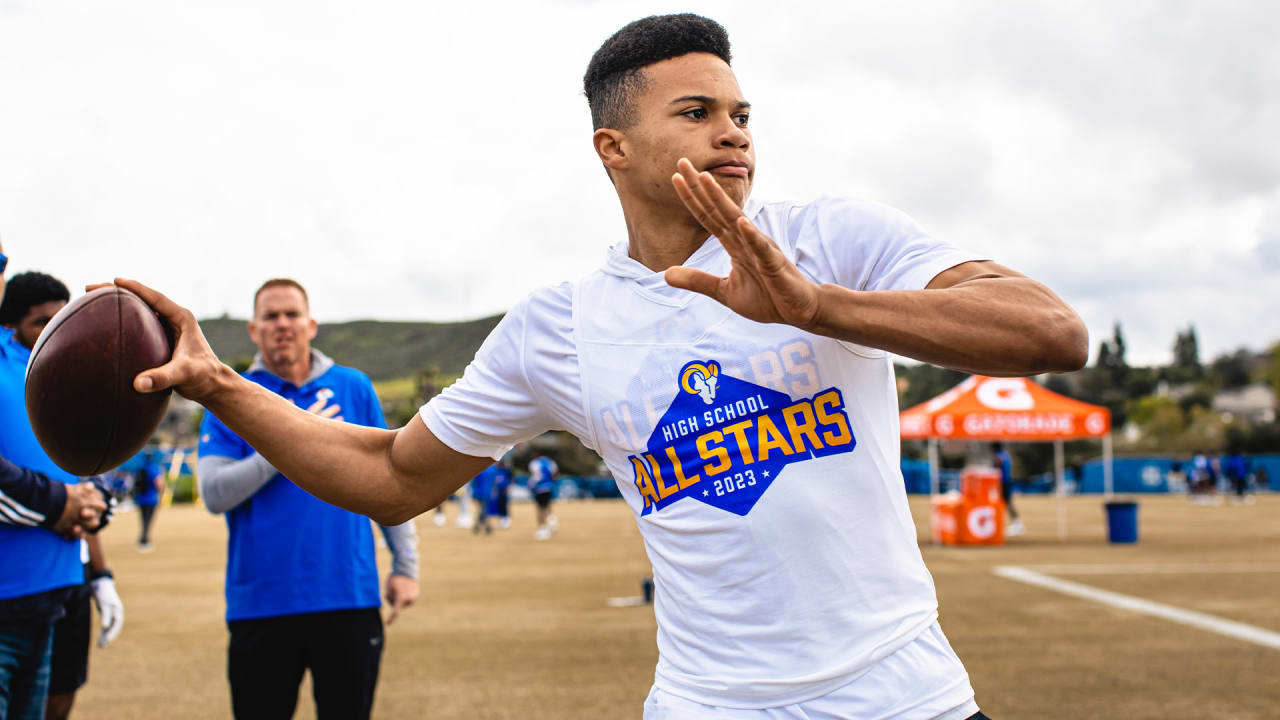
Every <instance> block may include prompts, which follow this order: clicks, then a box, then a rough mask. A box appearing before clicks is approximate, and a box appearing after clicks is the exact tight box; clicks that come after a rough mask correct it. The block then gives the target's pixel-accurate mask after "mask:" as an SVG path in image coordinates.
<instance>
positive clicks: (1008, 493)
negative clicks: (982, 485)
mask: <svg viewBox="0 0 1280 720" xmlns="http://www.w3.org/2000/svg"><path fill="white" fill-rule="evenodd" d="M991 449H992V450H993V451H994V455H995V459H996V464H997V465H998V466H999V467H1000V496H1001V497H1003V498H1004V506H1005V507H1006V508H1008V509H1009V527H1008V528H1006V529H1005V534H1006V535H1010V536H1013V535H1021V534H1022V533H1023V532H1025V531H1026V528H1024V527H1023V526H1022V518H1020V517H1018V508H1016V507H1014V506H1013V458H1011V457H1010V456H1009V451H1008V450H1005V448H1004V443H995V444H993V445H992V446H991Z"/></svg>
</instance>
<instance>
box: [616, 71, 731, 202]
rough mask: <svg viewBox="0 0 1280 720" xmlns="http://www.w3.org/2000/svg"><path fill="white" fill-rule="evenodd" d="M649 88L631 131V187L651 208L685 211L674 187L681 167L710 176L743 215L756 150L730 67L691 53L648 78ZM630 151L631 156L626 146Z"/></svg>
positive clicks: (648, 74)
mask: <svg viewBox="0 0 1280 720" xmlns="http://www.w3.org/2000/svg"><path fill="white" fill-rule="evenodd" d="M643 72H644V74H645V76H646V78H647V79H648V85H647V87H646V89H645V90H644V91H643V92H641V93H640V94H639V96H638V97H636V98H635V100H634V103H635V108H634V109H635V112H636V123H635V125H633V126H632V127H630V128H628V129H627V130H626V131H625V134H626V140H625V141H624V144H623V147H624V150H626V151H628V155H629V159H630V164H629V165H628V168H627V173H626V174H627V176H628V182H627V186H628V188H629V189H630V190H631V191H632V192H639V193H641V194H643V195H645V196H646V197H648V198H649V199H650V200H652V201H656V202H659V203H663V204H679V203H680V201H679V198H678V197H676V194H675V190H674V188H673V187H672V185H671V175H672V174H673V173H675V172H676V161H678V160H679V159H680V158H682V157H687V158H689V162H691V163H693V167H694V168H695V169H697V170H698V171H706V172H710V173H711V174H712V176H714V177H715V179H716V181H717V182H718V183H720V187H722V188H724V191H725V193H726V194H728V195H729V197H731V198H733V200H734V201H735V202H736V203H737V204H738V206H739V207H741V206H742V205H743V203H745V202H746V200H747V196H748V195H749V194H750V193H751V181H752V179H753V178H754V177H755V165H756V158H755V145H754V144H753V143H752V141H751V131H750V130H748V129H747V118H748V114H749V112H750V109H751V106H750V104H749V103H747V101H746V100H745V99H743V97H742V91H741V90H740V89H739V88H738V79H737V78H736V77H734V75H733V70H731V69H730V68H729V65H728V64H726V63H725V62H724V61H723V60H721V59H720V58H718V57H716V56H715V55H711V54H709V53H689V54H688V55H681V56H680V57H675V58H671V59H669V60H663V61H662V62H658V63H654V64H653V65H650V66H648V67H646V68H644V70H643ZM628 145H629V146H630V147H629V148H628V147H627V146H628Z"/></svg>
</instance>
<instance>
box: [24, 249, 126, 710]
mask: <svg viewBox="0 0 1280 720" xmlns="http://www.w3.org/2000/svg"><path fill="white" fill-rule="evenodd" d="M7 264H8V257H7V256H5V255H4V248H3V247H0V297H3V295H4V289H5V283H4V269H5V266H6V265H7ZM30 355H31V351H30V348H28V347H27V346H25V345H24V344H22V343H21V342H20V341H19V339H18V338H17V337H16V333H15V331H14V330H13V329H11V328H5V327H0V429H2V430H0V718H6V719H8V720H18V719H23V720H26V719H28V718H43V717H44V710H45V702H46V698H47V695H48V690H49V662H50V657H51V653H52V641H53V623H54V622H55V621H56V620H58V619H59V618H60V617H61V616H62V614H63V613H64V603H65V601H66V598H67V596H68V595H69V594H70V593H72V592H74V591H75V589H76V588H77V587H79V586H80V585H82V584H83V583H84V570H83V568H82V566H81V564H80V544H79V542H78V541H77V538H79V537H82V536H83V535H84V532H85V531H86V530H88V531H92V530H94V529H96V528H97V527H98V526H99V523H100V522H101V519H102V517H103V515H104V514H105V513H106V511H107V505H106V498H107V495H106V492H105V489H101V488H99V487H98V486H96V485H94V484H92V483H88V482H86V483H80V482H79V478H76V477H73V476H71V475H69V474H67V473H65V472H63V471H62V469H61V468H59V467H57V466H56V465H54V464H53V462H52V461H51V460H49V457H48V455H46V454H45V453H44V450H43V449H42V448H41V447H40V444H39V443H38V442H37V441H36V439H35V434H34V433H33V432H32V431H31V425H30V423H29V422H28V420H27V413H26V400H25V378H26V366H27V360H28V358H29V357H30Z"/></svg>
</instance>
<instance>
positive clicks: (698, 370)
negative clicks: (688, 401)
mask: <svg viewBox="0 0 1280 720" xmlns="http://www.w3.org/2000/svg"><path fill="white" fill-rule="evenodd" d="M719 385H720V363H718V362H715V361H714V360H712V361H711V362H708V363H707V364H705V365H704V364H702V363H696V362H695V363H689V364H688V365H686V366H685V367H684V372H682V373H680V387H681V388H683V389H684V391H685V392H687V393H689V394H690V395H697V396H698V397H700V398H702V402H704V403H706V404H707V405H710V404H711V403H713V402H715V401H716V388H717V387H719Z"/></svg>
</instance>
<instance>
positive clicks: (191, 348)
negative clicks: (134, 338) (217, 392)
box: [85, 278, 223, 402]
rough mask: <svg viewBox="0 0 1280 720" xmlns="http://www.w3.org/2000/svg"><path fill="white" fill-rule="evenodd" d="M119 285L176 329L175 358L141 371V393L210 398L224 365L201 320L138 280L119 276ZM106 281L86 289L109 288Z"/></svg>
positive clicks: (135, 383)
mask: <svg viewBox="0 0 1280 720" xmlns="http://www.w3.org/2000/svg"><path fill="white" fill-rule="evenodd" d="M115 284H116V285H117V286H119V287H122V288H124V289H126V290H129V291H131V292H133V293H134V294H136V295H137V296H138V297H140V298H142V299H143V301H145V302H146V303H147V304H148V305H150V306H151V309H152V310H155V311H156V312H157V313H159V314H160V316H161V317H162V318H164V320H165V322H167V323H169V327H171V328H172V329H173V336H174V343H173V357H172V358H170V360H169V362H167V363H165V364H164V365H161V366H160V367H158V368H152V369H150V370H147V371H144V372H141V373H138V376H137V377H135V378H134V379H133V388H134V389H135V390H137V391H138V392H140V393H152V392H158V391H160V390H164V389H165V388H173V389H174V390H177V391H178V394H179V395H182V396H183V397H185V398H188V399H190V400H195V401H196V402H201V401H202V400H204V399H205V398H207V397H209V396H210V395H211V394H212V393H213V391H214V388H215V378H216V377H217V375H218V372H219V371H220V370H221V368H222V367H223V365H222V363H221V362H220V361H219V360H218V356H217V355H215V354H214V352H213V349H212V348H210V347H209V342H208V341H207V340H205V339H204V333H203V332H201V331H200V323H198V322H196V316H195V315H193V314H192V313H191V311H190V310H188V309H186V308H184V307H182V306H181V305H178V304H177V303H175V302H174V301H172V300H170V299H169V298H167V297H165V296H164V295H162V294H161V293H159V292H156V291H155V290H152V289H151V288H149V287H147V286H146V285H143V284H142V283H140V282H137V281H136V280H125V279H123V278H116V280H115ZM106 286H107V285H106V284H101V285H90V286H89V287H87V288H85V289H86V290H96V289H97V288H100V287H106Z"/></svg>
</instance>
